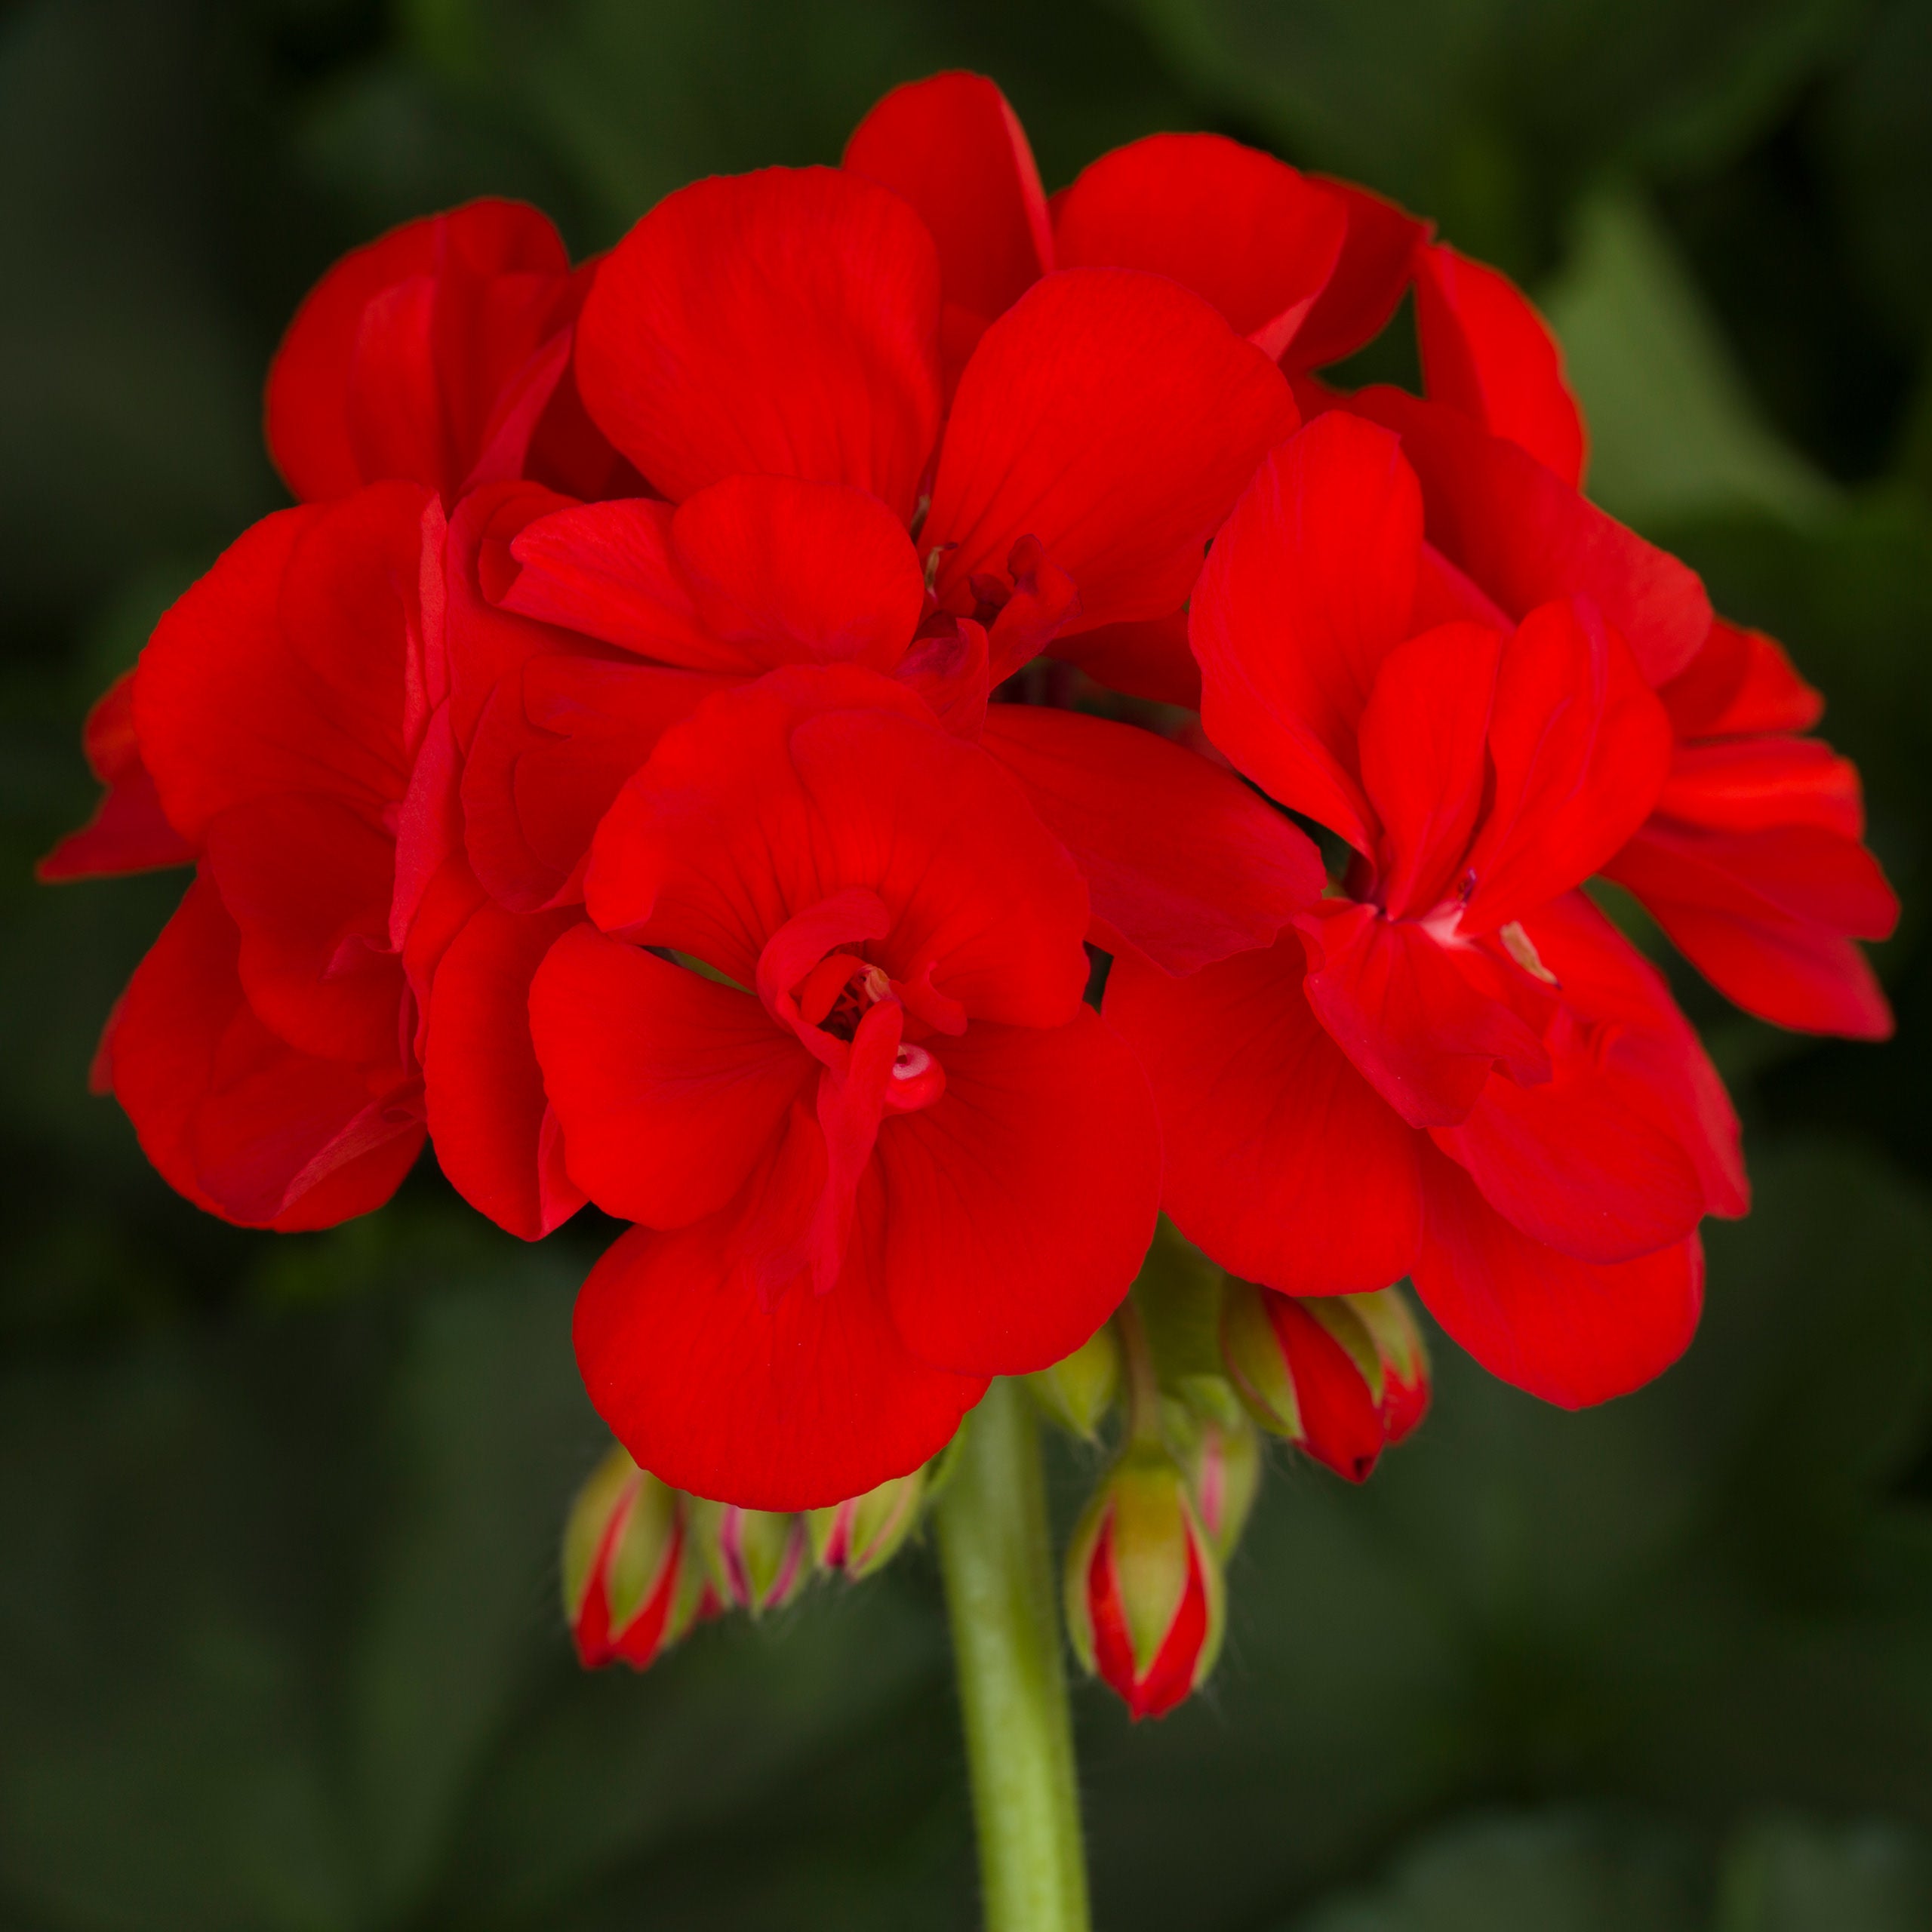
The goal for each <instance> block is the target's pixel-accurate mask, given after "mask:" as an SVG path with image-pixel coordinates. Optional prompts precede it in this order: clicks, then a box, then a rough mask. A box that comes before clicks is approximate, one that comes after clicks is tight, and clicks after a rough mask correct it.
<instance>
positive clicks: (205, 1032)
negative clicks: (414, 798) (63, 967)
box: [103, 483, 442, 1229]
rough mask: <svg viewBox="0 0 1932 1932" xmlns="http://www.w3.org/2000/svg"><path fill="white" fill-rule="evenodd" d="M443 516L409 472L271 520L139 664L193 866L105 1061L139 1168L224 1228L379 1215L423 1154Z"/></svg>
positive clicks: (137, 716)
mask: <svg viewBox="0 0 1932 1932" xmlns="http://www.w3.org/2000/svg"><path fill="white" fill-rule="evenodd" d="M441 525H442V518H441V512H440V511H439V510H438V508H437V506H436V504H435V500H434V499H433V498H432V497H428V496H427V494H426V492H425V491H423V490H422V489H420V488H418V487H417V486H416V485H413V484H404V483H387V484H379V485H374V486H372V487H371V488H368V489H367V490H365V491H360V492H358V494H355V496H353V497H349V498H347V499H346V500H343V502H341V503H337V504H333V505H330V506H315V507H311V508H306V509H294V510H285V511H283V512H281V513H280V514H278V515H275V516H272V517H270V518H267V519H266V521H263V522H262V523H260V524H257V525H256V526H255V528H254V529H253V530H251V531H249V532H248V534H247V535H246V536H245V537H242V540H240V541H239V542H238V543H235V545H234V546H232V548H230V549H229V550H228V551H226V552H225V553H224V554H223V556H222V558H220V561H218V562H217V564H216V565H215V567H214V569H213V570H212V571H210V572H209V574H208V576H206V577H204V578H203V579H202V580H201V582H200V583H198V584H196V585H195V586H194V587H193V588H192V589H191V590H189V592H187V593H186V595H184V596H183V598H181V599H180V601H179V602H177V604H176V605H174V608H173V609H172V610H171V611H169V612H168V615H167V616H166V617H164V618H163V619H162V622H161V623H160V625H159V626H158V628H157V629H156V630H155V635H154V637H153V638H152V641H150V642H149V645H148V647H147V649H146V651H145V652H144V653H143V656H142V659H141V663H140V669H139V670H138V672H137V674H136V676H135V680H134V729H135V731H136V734H137V736H138V738H139V740H140V750H141V754H142V756H143V758H144V759H145V761H146V767H147V769H148V770H149V771H150V772H151V773H152V782H153V784H154V786H155V790H156V792H157V794H158V798H159V800H160V803H161V805H162V809H163V810H164V811H165V814H166V817H167V821H168V824H169V826H171V828H172V829H173V830H174V833H175V834H176V835H177V837H178V838H180V841H182V843H183V844H184V845H185V846H186V847H187V848H189V850H190V851H192V853H193V854H195V855H196V856H197V857H198V860H199V863H200V869H199V872H198V876H197V878H196V880H195V884H193V885H192V887H190V888H189V892H188V895H187V897H186V899H184V900H183V902H182V905H181V909H180V911H179V912H177V913H176V914H175V915H174V918H173V919H172V920H171V921H170V922H169V924H168V928H167V929H166V930H165V931H164V932H163V933H162V936H161V937H160V939H159V940H157V942H156V943H155V947H154V949H153V950H152V952H150V953H149V955H148V956H147V958H146V959H145V960H144V961H143V962H142V964H141V965H140V968H138V969H137V971H136V973H135V974H134V979H133V980H132V982H131V984H130V985H129V986H128V990H127V992H126V994H125V995H124V996H123V998H122V1001H121V1004H119V1006H118V1008H116V1010H115V1014H114V1017H112V1020H110V1022H109V1028H108V1032H107V1034H106V1038H105V1040H104V1041H103V1062H104V1067H105V1070H106V1072H107V1074H108V1075H109V1078H110V1079H111V1081H112V1086H113V1089H114V1091H115V1094H116V1095H117V1096H118V1097H119V1099H120V1100H121V1103H122V1105H123V1106H125V1108H126V1109H127V1110H128V1115H129V1117H130V1118H131V1119H132V1120H133V1121H134V1127H135V1131H137V1134H139V1135H140V1139H141V1144H142V1146H143V1149H145V1151H146V1153H147V1155H148V1157H149V1159H151V1160H152V1161H153V1162H154V1164H155V1166H156V1167H157V1168H159V1169H160V1170H161V1171H162V1174H164V1175H165V1177H167V1179H168V1180H169V1181H170V1182H171V1183H173V1185H174V1186H175V1187H177V1189H180V1191H181V1192H183V1194H185V1195H187V1196H188V1197H189V1199H191V1200H192V1201H195V1202H196V1203H197V1204H199V1205H200V1206H202V1207H206V1208H208V1209H209V1210H210V1211H212V1212H214V1213H216V1214H220V1215H223V1217H226V1219H228V1220H235V1221H241V1222H244V1223H249V1224H251V1225H254V1226H272V1227H277V1228H284V1229H288V1228H303V1227H318V1226H326V1225H328V1223H331V1222H334V1221H337V1220H342V1219H343V1218H345V1217H347V1216H349V1215H351V1214H361V1213H363V1212H365V1211H367V1210H368V1209H369V1208H371V1207H376V1206H378V1205H379V1204H380V1203H381V1202H382V1201H384V1200H386V1198H388V1196H389V1194H390V1193H391V1192H392V1191H393V1190H394V1189H395V1186H396V1183H398V1181H399V1180H401V1177H402V1175H403V1174H405V1172H406V1171H408V1167H409V1165H410V1164H411V1161H413V1160H414V1158H415V1156H416V1154H417V1152H418V1150H419V1149H420V1147H421V1146H422V1143H423V1112H422V1096H421V1085H420V1074H419V1072H418V1070H417V1063H416V1057H415V1054H414V1044H413V1039H412V1035H413V1029H414V1015H413V1011H412V1009H411V1006H410V1003H409V1001H408V989H407V986H406V984H405V979H404V974H403V970H402V966H401V961H400V959H399V958H398V956H397V952H396V949H395V946H394V945H393V943H392V940H391V935H390V921H389V915H390V904H391V899H392V892H393V888H394V880H395V850H396V827H397V825H398V820H399V817H400V815H401V812H402V810H403V806H404V801H405V795H406V794H407V792H408V787H409V782H410V776H411V770H412V767H413V764H414V754H415V751H416V748H417V744H418V743H419V742H420V739H421V737H422V735H423V731H424V728H425V725H426V700H425V697H424V665H425V660H426V654H427V653H428V651H429V649H430V648H431V641H430V638H429V633H431V632H433V630H434V629H435V624H436V622H437V619H438V614H439V613H438V604H439V601H440V599H439V594H438V582H439V580H438V575H437V572H436V564H437V562H438V560H439V558H440V555H441V536H442V529H441ZM426 564H427V575H426V574H425V567H426Z"/></svg>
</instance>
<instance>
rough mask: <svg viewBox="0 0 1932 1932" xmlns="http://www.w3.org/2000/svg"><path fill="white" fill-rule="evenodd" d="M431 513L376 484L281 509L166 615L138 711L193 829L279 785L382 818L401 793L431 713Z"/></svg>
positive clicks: (140, 682)
mask: <svg viewBox="0 0 1932 1932" xmlns="http://www.w3.org/2000/svg"><path fill="white" fill-rule="evenodd" d="M426 510H427V511H428V512H430V513H431V514H432V516H433V514H434V504H433V500H426V497H425V494H424V493H423V491H422V490H420V488H417V486H416V485H414V484H405V483H379V484H374V485H371V487H370V488H368V489H367V490H365V491H360V492H358V494H356V495H355V496H354V497H350V498H349V499H347V500H345V501H344V502H343V503H339V504H334V505H331V506H328V507H326V508H320V509H297V510H284V511H282V512H279V513H278V515H274V516H272V517H269V518H266V519H265V520H264V521H262V522H260V523H259V524H257V525H256V526H255V527H254V529H252V530H251V531H249V532H248V534H246V535H245V536H244V537H242V538H240V539H239V540H238V541H237V542H236V543H234V544H232V545H231V546H229V549H227V550H226V551H225V552H223V555H222V556H221V558H220V561H218V562H217V564H216V565H215V567H214V569H213V570H212V571H210V572H209V573H208V575H207V576H206V577H203V578H202V580H201V581H200V582H199V583H197V584H196V585H195V586H194V587H193V588H192V589H190V590H189V592H187V593H186V595H184V596H183V597H182V598H180V600H179V601H177V603H176V604H175V605H174V608H172V609H171V610H170V611H168V614H167V615H166V616H165V617H163V618H162V620H161V623H160V624H159V625H158V626H157V627H156V629H155V634H154V636H153V638H152V640H151V641H149V645H148V648H147V649H146V651H144V652H143V654H142V657H141V663H140V669H139V671H138V672H137V674H136V677H135V683H134V715H135V723H136V728H137V731H138V732H139V734H140V743H141V749H142V752H143V756H144V757H145V758H146V762H147V765H148V768H149V770H150V771H152V773H153V774H154V777H155V784H156V786H158V788H159V789H160V792H161V796H162V801H163V803H164V804H165V806H166V808H167V810H168V817H169V818H170V819H171V820H172V821H173V823H174V824H175V825H176V826H178V827H179V828H180V829H181V831H182V832H183V835H185V836H186V837H188V838H201V837H202V835H204V834H205V832H206V829H207V827H208V822H209V820H211V818H213V817H214V815H215V814H217V812H220V811H225V810H226V809H227V808H229V806H231V805H235V804H244V803H246V802H248V801H251V800H253V799H257V798H265V797H269V796H272V795H274V794H275V793H277V792H298V791H299V792H325V793H331V794H333V795H335V796H337V797H338V798H341V799H343V801H345V802H346V803H349V804H352V805H354V806H355V807H357V808H359V809H361V810H363V811H365V813H366V814H370V815H372V816H373V815H380V813H381V811H383V808H385V807H386V806H389V805H392V804H395V803H396V802H398V801H400V800H401V798H402V796H403V794H404V792H405V791H406V789H408V782H409V774H410V769H411V764H412V762H413V754H414V738H415V737H420V732H421V729H422V728H423V724H425V723H426V706H425V703H424V700H423V664H422V614H421V605H420V570H421V566H422V559H423V549H424V543H423V535H424V517H425V512H426ZM435 536H436V538H437V545H436V547H437V549H438V550H439V549H440V545H441V531H440V528H438V529H437V530H436V531H435ZM412 725H413V727H414V729H413V731H412Z"/></svg>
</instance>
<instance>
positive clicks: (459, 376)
mask: <svg viewBox="0 0 1932 1932" xmlns="http://www.w3.org/2000/svg"><path fill="white" fill-rule="evenodd" d="M594 277H595V267H594V265H592V264H590V263H586V264H585V266H583V268H582V269H579V270H578V271H577V272H575V273H573V272H571V265H570V257H568V254H566V253H565V249H564V245H563V242H562V240H561V238H560V237H559V236H558V233H557V231H556V229H555V227H554V226H552V223H551V221H550V219H549V217H548V216H547V215H544V214H540V213H539V212H538V211H537V210H536V209H535V208H529V207H527V206H525V204H523V203H522V202H505V201H477V202H469V203H466V205H464V206H463V207H462V208H454V209H452V210H451V211H450V212H449V213H448V214H438V215H429V216H426V217H424V218H423V219H422V220H420V221H411V222H407V223H405V224H404V225H403V226H401V227H400V228H395V229H391V230H390V231H389V233H388V234H386V235H383V236H382V237H381V238H380V239H379V240H377V241H374V242H370V243H368V245H366V246H365V247H363V248H357V249H355V250H354V251H352V252H351V253H350V254H346V255H345V256H344V257H343V258H342V260H340V261H339V262H337V263H336V265H335V266H334V267H333V268H332V269H330V270H329V272H328V274H327V275H325V276H323V278H321V281H319V282H318V283H317V284H316V285H315V288H313V289H312V290H311V291H309V295H308V297H306V300H304V301H303V304H302V306H301V307H300V309H297V311H296V313H295V319H294V321H292V322H291V323H290V324H289V325H288V333H287V334H285V336H284V337H282V340H281V347H280V348H279V349H278V350H277V351H276V352H275V361H274V362H273V364H272V365H271V366H270V368H269V382H268V395H267V412H266V413H267V429H268V440H269V454H271V455H272V457H274V458H275V467H276V468H277V469H278V470H280V471H281V474H282V476H283V478H285V481H287V483H288V487H289V488H290V489H291V491H294V494H296V495H297V497H301V498H303V499H304V500H307V501H309V502H325V501H327V500H328V499H330V498H331V497H343V496H346V495H348V494H349V492H350V491H353V490H355V489H358V488H360V487H361V485H364V484H365V483H374V482H377V481H381V480H382V479H383V478H392V477H393V478H406V479H408V481H413V482H417V483H420V484H423V485H426V487H427V488H430V489H432V490H435V491H438V493H439V494H441V497H442V498H443V500H444V502H445V503H446V504H451V505H454V503H455V502H456V500H457V498H458V497H460V496H461V495H462V494H463V493H464V492H465V491H469V490H472V489H474V488H476V487H477V486H478V485H479V484H482V483H486V482H491V481H496V480H497V479H499V478H506V477H515V476H522V475H534V476H539V477H541V478H543V479H544V480H546V481H549V482H552V483H553V484H555V485H556V486H557V487H558V488H561V489H568V490H571V491H575V492H576V493H577V494H580V495H583V496H595V495H601V494H604V493H605V491H606V489H607V488H611V487H616V486H618V485H620V483H621V482H622V481H623V478H624V476H625V473H626V472H625V471H624V466H623V465H622V464H621V463H620V462H619V461H618V460H617V457H615V455H614V453H613V452H612V451H611V448H610V446H609V445H608V444H607V443H605V441H604V439H603V438H602V437H601V436H600V435H598V433H597V432H596V430H595V429H594V428H593V427H592V425H591V423H590V422H589V419H588V418H587V417H586V416H585V415H584V414H583V405H582V404H581V402H580V401H579V400H578V398H577V391H576V386H575V383H574V380H573V378H572V377H571V325H572V324H573V323H574V321H575V320H576V318H577V311H578V309H580V308H581V307H582V306H583V299H584V297H585V295H586V294H587V293H588V292H589V286H590V283H591V281H592V279H593V278H594ZM629 481H630V482H631V485H632V487H635V478H630V479H629Z"/></svg>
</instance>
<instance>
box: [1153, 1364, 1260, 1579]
mask: <svg viewBox="0 0 1932 1932" xmlns="http://www.w3.org/2000/svg"><path fill="white" fill-rule="evenodd" d="M1223 1386H1224V1387H1225V1386H1226V1384H1225V1383H1223ZM1176 1406H1177V1407H1179V1406H1180V1405H1178V1404H1177V1405H1176ZM1166 1435H1167V1438H1168V1441H1170V1442H1171V1443H1173V1444H1174V1446H1175V1449H1176V1451H1177V1454H1179V1456H1180V1465H1181V1468H1182V1469H1183V1471H1184V1472H1186V1476H1187V1493H1188V1495H1189V1497H1191V1498H1192V1501H1193V1503H1194V1509H1195V1515H1198V1517H1199V1518H1201V1527H1202V1528H1203V1529H1204V1530H1205V1531H1207V1536H1208V1540H1209V1541H1210V1542H1211V1543H1213V1544H1214V1553H1215V1555H1217V1556H1218V1557H1220V1559H1221V1561H1223V1563H1225V1562H1226V1561H1227V1560H1228V1558H1229V1557H1230V1556H1231V1555H1233V1554H1234V1547H1235V1544H1236V1543H1238V1542H1239V1541H1240V1540H1241V1531H1243V1530H1244V1528H1246V1527H1247V1518H1248V1514H1249V1512H1250V1511H1251V1510H1252V1509H1254V1499H1255V1497H1256V1495H1257V1494H1258V1492H1259V1491H1260V1487H1261V1438H1260V1434H1259V1432H1257V1429H1255V1426H1254V1423H1252V1422H1251V1421H1250V1420H1248V1417H1247V1414H1245V1412H1244V1411H1242V1410H1241V1407H1239V1406H1238V1404H1236V1405H1235V1408H1234V1414H1233V1415H1232V1417H1231V1418H1229V1419H1227V1420H1223V1417H1221V1416H1220V1414H1203V1413H1201V1411H1198V1410H1189V1409H1185V1408H1183V1409H1182V1410H1181V1412H1180V1414H1175V1415H1173V1416H1171V1417H1170V1420H1169V1421H1168V1426H1167V1429H1166Z"/></svg>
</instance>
